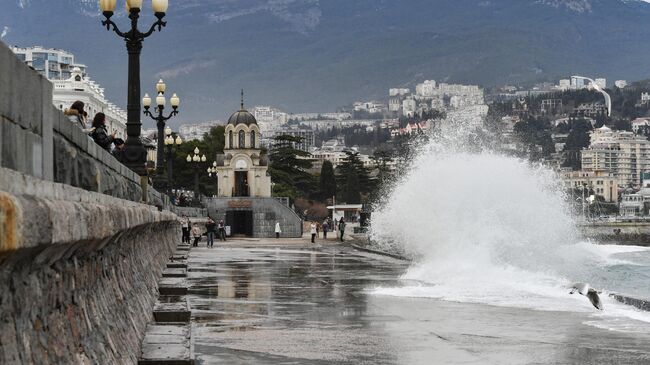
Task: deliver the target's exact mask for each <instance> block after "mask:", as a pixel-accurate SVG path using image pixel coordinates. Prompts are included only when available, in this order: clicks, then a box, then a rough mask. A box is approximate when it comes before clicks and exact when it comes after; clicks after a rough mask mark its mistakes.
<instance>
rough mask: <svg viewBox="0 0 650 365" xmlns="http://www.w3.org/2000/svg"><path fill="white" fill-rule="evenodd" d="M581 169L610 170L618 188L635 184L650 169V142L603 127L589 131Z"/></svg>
mask: <svg viewBox="0 0 650 365" xmlns="http://www.w3.org/2000/svg"><path fill="white" fill-rule="evenodd" d="M582 169H583V170H591V171H597V170H603V171H607V172H609V173H612V174H613V175H614V176H615V177H616V178H617V179H618V185H619V186H621V187H627V186H635V185H636V186H638V185H639V184H640V183H641V176H642V174H643V173H644V172H648V171H650V141H648V140H647V139H645V138H644V137H641V136H637V135H635V134H634V133H632V132H627V131H612V130H611V129H609V128H608V127H606V126H603V127H602V128H598V129H596V130H594V131H593V132H592V133H591V144H590V146H589V148H586V149H583V150H582Z"/></svg>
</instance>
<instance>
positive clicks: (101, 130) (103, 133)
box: [90, 113, 115, 152]
mask: <svg viewBox="0 0 650 365" xmlns="http://www.w3.org/2000/svg"><path fill="white" fill-rule="evenodd" d="M93 129H94V130H93V131H92V133H90V136H91V137H92V139H93V141H95V143H97V144H98V145H99V146H100V147H101V148H103V149H105V150H106V151H109V152H110V150H111V145H112V144H113V141H114V140H115V132H113V134H111V135H109V134H108V130H107V129H106V114H104V113H97V114H95V118H93Z"/></svg>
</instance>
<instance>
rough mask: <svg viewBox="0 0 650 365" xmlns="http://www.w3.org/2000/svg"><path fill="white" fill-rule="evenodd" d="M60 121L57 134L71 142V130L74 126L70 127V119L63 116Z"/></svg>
mask: <svg viewBox="0 0 650 365" xmlns="http://www.w3.org/2000/svg"><path fill="white" fill-rule="evenodd" d="M60 121H61V125H60V129H59V133H60V134H61V135H62V136H63V137H65V139H67V140H68V141H70V142H72V128H73V127H75V126H74V125H72V122H71V121H70V119H68V118H67V117H66V116H65V115H64V116H63V119H61V120H60Z"/></svg>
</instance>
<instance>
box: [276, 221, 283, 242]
mask: <svg viewBox="0 0 650 365" xmlns="http://www.w3.org/2000/svg"><path fill="white" fill-rule="evenodd" d="M280 233H282V229H281V228H280V222H275V239H276V240H277V239H278V238H280Z"/></svg>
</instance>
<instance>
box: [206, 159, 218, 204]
mask: <svg viewBox="0 0 650 365" xmlns="http://www.w3.org/2000/svg"><path fill="white" fill-rule="evenodd" d="M213 175H214V178H215V179H216V183H215V185H216V186H217V188H216V189H215V191H216V192H217V196H219V171H217V161H214V162H213V163H212V167H208V176H209V177H212V176H213Z"/></svg>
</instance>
